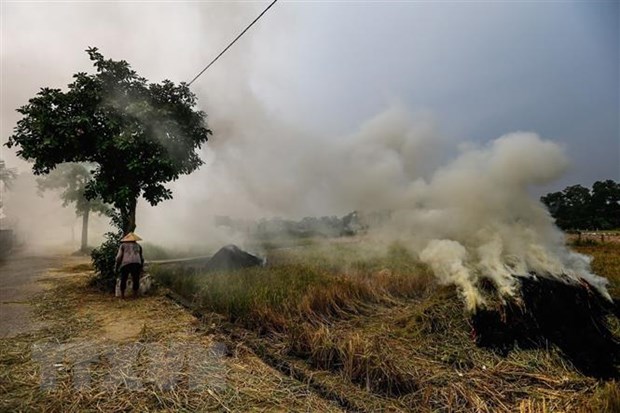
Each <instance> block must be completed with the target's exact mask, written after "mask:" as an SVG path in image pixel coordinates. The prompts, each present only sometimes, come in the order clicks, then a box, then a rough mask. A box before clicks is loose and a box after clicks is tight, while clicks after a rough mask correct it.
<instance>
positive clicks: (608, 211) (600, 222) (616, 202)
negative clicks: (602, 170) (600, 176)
mask: <svg viewBox="0 0 620 413" xmlns="http://www.w3.org/2000/svg"><path fill="white" fill-rule="evenodd" d="M590 203H591V207H590V208H591V210H592V214H593V216H594V226H595V227H596V228H601V229H615V228H620V183H618V182H614V181H612V180H611V179H608V180H606V181H599V182H595V183H594V185H592V196H591V198H590Z"/></svg>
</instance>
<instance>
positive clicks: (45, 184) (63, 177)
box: [37, 163, 109, 252]
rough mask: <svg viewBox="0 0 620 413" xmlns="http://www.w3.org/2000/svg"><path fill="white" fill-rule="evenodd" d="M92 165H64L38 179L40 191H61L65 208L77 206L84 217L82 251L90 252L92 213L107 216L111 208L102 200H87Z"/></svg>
mask: <svg viewBox="0 0 620 413" xmlns="http://www.w3.org/2000/svg"><path fill="white" fill-rule="evenodd" d="M91 167H92V165H90V164H81V163H64V164H60V165H59V166H58V167H57V168H55V169H54V170H53V171H51V172H50V173H49V174H48V175H46V176H44V177H41V178H38V179H37V186H38V188H39V191H46V190H60V191H61V193H60V199H62V205H63V206H64V207H66V206H68V205H69V204H75V213H76V215H77V216H81V217H82V242H81V244H80V251H82V252H86V251H87V250H88V219H89V215H90V213H91V212H95V213H99V214H106V213H108V212H109V208H108V206H107V205H106V204H104V203H103V202H102V201H101V199H100V198H95V199H87V198H86V195H85V192H86V185H88V183H89V182H90V180H91V179H92V174H91V173H90V168H91Z"/></svg>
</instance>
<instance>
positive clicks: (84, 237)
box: [80, 208, 90, 252]
mask: <svg viewBox="0 0 620 413" xmlns="http://www.w3.org/2000/svg"><path fill="white" fill-rule="evenodd" d="M89 214H90V208H86V209H85V210H84V213H83V214H82V246H81V247H80V251H82V252H85V251H86V250H87V248H88V215H89Z"/></svg>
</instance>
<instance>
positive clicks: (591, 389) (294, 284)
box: [153, 242, 620, 413]
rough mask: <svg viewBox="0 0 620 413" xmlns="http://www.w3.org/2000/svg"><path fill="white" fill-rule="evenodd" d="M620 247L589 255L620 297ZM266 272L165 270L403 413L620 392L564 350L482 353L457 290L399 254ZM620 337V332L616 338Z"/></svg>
mask: <svg viewBox="0 0 620 413" xmlns="http://www.w3.org/2000/svg"><path fill="white" fill-rule="evenodd" d="M619 247H620V245H616V246H611V245H610V246H604V247H603V248H602V249H601V247H600V246H588V247H580V252H584V253H588V254H590V255H593V256H594V262H593V266H594V269H595V271H596V272H597V273H599V274H601V275H605V276H607V277H609V278H610V281H611V283H612V295H614V296H615V297H618V292H619V290H618V287H619V284H620V274H619V273H618V272H619V271H620V258H619V256H620V248H619ZM267 262H268V265H267V266H266V267H264V268H250V269H245V270H239V271H234V272H230V273H211V274H200V273H196V272H187V271H186V272H178V271H176V272H175V271H174V270H171V269H169V268H167V269H164V268H160V269H157V268H154V269H153V272H154V274H155V276H156V278H157V279H158V280H159V281H160V282H161V283H162V284H164V285H165V286H167V287H168V288H170V289H171V290H172V291H174V292H176V293H177V294H179V295H181V296H183V297H185V298H186V299H188V300H189V301H191V302H192V304H193V306H194V308H196V309H197V310H199V311H200V312H202V313H208V312H215V313H218V314H220V315H222V316H224V317H225V318H226V319H228V321H230V322H232V323H233V324H234V325H237V326H240V327H243V328H245V329H248V330H250V331H253V332H255V333H256V334H257V335H258V337H260V338H261V340H263V341H264V343H265V345H267V346H269V345H271V346H272V347H273V348H276V349H277V351H278V352H279V353H280V354H281V356H282V357H294V358H297V359H300V360H303V361H304V362H305V363H306V364H307V365H308V366H310V367H311V368H312V369H315V370H316V371H327V372H331V373H332V374H334V375H336V376H337V377H340V378H341V379H343V380H345V381H348V382H350V383H353V384H355V385H356V386H358V387H359V388H361V389H363V390H364V391H366V392H367V393H370V394H373V395H377V396H378V397H380V398H383V399H385V400H390V403H393V404H392V406H393V405H394V404H395V405H396V406H398V409H400V410H404V411H406V410H409V411H422V412H424V411H429V412H430V411H454V412H458V411H462V412H465V411H480V412H512V411H522V412H529V413H538V412H554V411H578V412H579V411H583V412H587V411H604V410H600V409H603V407H601V408H600V409H598V407H597V409H594V410H593V407H592V406H612V407H613V406H616V405H617V404H616V403H617V385H618V384H617V383H616V382H613V381H612V382H607V383H605V382H598V381H596V380H594V379H592V378H589V377H585V376H583V375H582V374H580V373H579V372H578V371H577V370H576V369H575V368H574V367H573V366H571V365H570V363H568V362H567V361H566V360H565V359H563V358H562V356H561V354H559V352H558V351H557V349H555V348H553V347H550V348H548V349H528V350H525V349H519V348H517V349H515V350H512V351H511V352H509V353H508V354H497V353H494V352H492V351H490V350H486V349H482V348H479V347H477V346H476V345H475V340H474V336H473V335H474V334H475V332H474V331H473V329H472V327H471V325H470V322H469V318H468V316H467V314H465V312H464V310H463V307H462V304H461V301H460V299H459V297H458V295H457V293H456V291H455V290H454V288H451V287H442V286H439V285H437V283H436V282H435V279H434V278H433V277H432V275H431V273H430V271H429V270H428V268H426V267H424V266H423V265H420V264H419V263H418V262H417V261H416V260H415V258H414V257H412V256H411V255H410V254H409V252H408V251H407V250H406V249H405V248H404V247H403V246H402V245H399V244H393V245H391V246H390V247H389V248H387V249H385V248H384V249H381V248H378V247H373V246H368V245H363V244H356V243H351V242H348V243H322V244H319V243H313V244H309V245H308V246H306V247H304V248H287V249H274V250H272V251H270V253H269V255H268V261H267ZM616 332H619V330H617V329H616Z"/></svg>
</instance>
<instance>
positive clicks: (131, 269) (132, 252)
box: [116, 232, 144, 298]
mask: <svg viewBox="0 0 620 413" xmlns="http://www.w3.org/2000/svg"><path fill="white" fill-rule="evenodd" d="M137 241H142V238H140V237H139V236H137V235H136V234H134V233H133V232H130V233H129V234H127V235H125V236H124V237H123V238H121V245H120V247H118V253H117V254H116V271H117V272H118V270H119V269H120V272H121V298H125V289H126V288H127V279H128V278H129V275H130V274H131V281H132V287H133V295H134V297H137V296H138V291H139V288H140V274H141V273H142V269H143V267H144V257H143V256H142V246H140V244H138V242H137Z"/></svg>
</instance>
